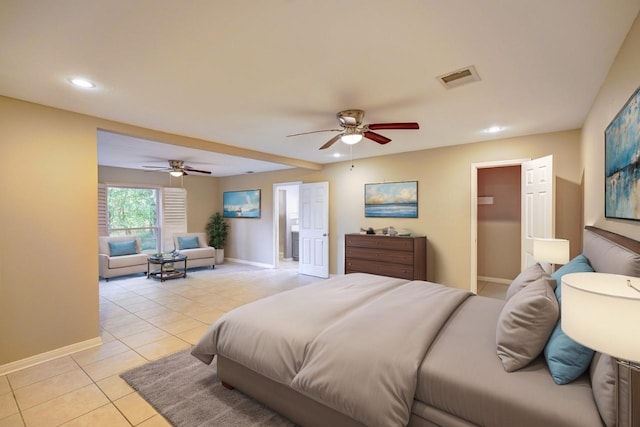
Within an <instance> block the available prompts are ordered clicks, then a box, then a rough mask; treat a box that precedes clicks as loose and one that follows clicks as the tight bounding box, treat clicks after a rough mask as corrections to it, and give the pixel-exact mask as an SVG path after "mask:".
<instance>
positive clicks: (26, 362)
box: [0, 337, 102, 375]
mask: <svg viewBox="0 0 640 427" xmlns="http://www.w3.org/2000/svg"><path fill="white" fill-rule="evenodd" d="M101 344H102V338H100V337H96V338H91V339H90V340H86V341H81V342H78V343H75V344H71V345H68V346H65V347H60V348H57V349H55V350H51V351H47V352H45V353H40V354H36V355H35V356H31V357H27V358H26V359H21V360H16V361H15V362H9V363H6V364H4V365H0V375H6V374H9V373H11V372H15V371H19V370H20V369H24V368H28V367H30V366H34V365H38V364H40V363H43V362H48V361H50V360H53V359H57V358H59V357H63V356H68V355H70V354H72V353H75V352H78V351H82V350H86V349H89V348H93V347H97V346H99V345H101Z"/></svg>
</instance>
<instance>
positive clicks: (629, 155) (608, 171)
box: [604, 88, 640, 220]
mask: <svg viewBox="0 0 640 427" xmlns="http://www.w3.org/2000/svg"><path fill="white" fill-rule="evenodd" d="M604 168H605V178H604V180H605V183H604V189H605V190H604V204H605V207H604V215H605V217H607V218H620V219H633V220H640V197H639V194H638V188H640V88H638V89H636V91H635V92H634V93H633V95H631V98H629V100H628V101H627V103H626V104H625V105H624V107H622V109H621V110H620V111H619V112H618V114H617V115H616V116H615V118H614V119H613V120H612V121H611V123H610V124H609V126H607V129H606V130H605V132H604Z"/></svg>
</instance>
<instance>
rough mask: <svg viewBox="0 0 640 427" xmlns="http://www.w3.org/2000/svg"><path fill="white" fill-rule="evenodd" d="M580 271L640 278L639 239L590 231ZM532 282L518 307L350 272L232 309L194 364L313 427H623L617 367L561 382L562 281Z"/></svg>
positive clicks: (590, 369)
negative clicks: (213, 369) (212, 367)
mask: <svg viewBox="0 0 640 427" xmlns="http://www.w3.org/2000/svg"><path fill="white" fill-rule="evenodd" d="M578 258H580V259H579V260H578ZM574 261H581V263H579V264H580V265H581V266H582V267H584V268H591V269H593V270H595V271H601V272H607V273H617V274H625V275H632V276H640V243H638V242H636V241H633V240H630V239H628V238H626V237H623V236H620V235H617V234H613V233H610V232H607V231H604V230H600V229H597V228H595V227H587V228H585V230H584V238H583V253H582V254H581V255H580V256H579V257H577V258H576V259H574V260H572V262H570V263H569V264H568V265H567V266H564V267H563V269H565V270H566V271H565V272H574V271H589V270H579V269H578V270H573V269H574V267H575V266H576V265H578V263H575V262H574ZM582 267H580V268H582ZM561 270H562V269H560V270H558V272H557V273H561ZM531 271H533V270H531ZM531 274H532V273H531V272H523V273H522V274H521V275H520V276H519V277H518V278H517V279H516V280H514V283H513V284H512V285H511V286H510V288H509V292H508V299H507V301H506V302H505V301H500V300H496V299H491V298H485V297H481V296H477V295H473V294H471V293H470V292H467V291H464V290H460V289H454V288H449V287H446V286H443V285H438V284H434V283H429V282H423V281H407V280H403V279H395V278H389V277H383V276H375V275H369V274H362V273H353V274H348V275H343V276H337V277H334V278H332V279H329V280H326V281H322V282H319V283H316V284H313V285H308V286H305V287H302V288H299V289H295V290H292V291H288V292H283V293H281V294H278V295H274V296H271V297H268V298H265V299H262V300H258V301H255V302H253V303H251V304H247V305H245V306H242V307H239V308H237V309H235V310H233V311H231V312H229V313H227V314H226V315H225V316H223V317H222V318H220V319H219V320H218V321H217V322H216V323H214V324H213V325H212V326H211V328H210V329H209V331H208V332H207V333H206V334H205V335H204V336H203V337H202V338H201V340H200V341H199V342H198V344H197V345H196V346H195V347H194V348H193V350H192V354H193V355H194V356H195V357H197V358H198V359H200V360H201V361H203V362H204V363H207V364H210V363H212V361H213V360H214V357H215V360H216V363H217V370H218V376H219V378H220V379H221V381H222V382H223V383H224V384H225V385H227V386H228V387H234V388H237V389H238V390H240V391H242V392H244V393H246V394H247V395H249V396H251V397H253V398H255V399H256V400H258V401H260V402H263V403H265V404H266V405H267V406H269V407H271V408H273V409H274V410H276V411H277V412H279V413H281V414H283V415H285V416H286V417H288V418H289V419H290V420H292V421H293V422H294V423H296V424H299V425H302V426H328V425H331V426H394V425H398V426H401V425H409V426H420V427H422V426H453V427H457V426H460V427H462V426H516V425H517V426H522V427H527V426H550V425H553V426H559V427H563V426H566V427H590V426H594V427H602V426H604V425H606V426H607V427H611V426H613V425H615V422H616V421H615V387H614V386H615V384H614V381H615V380H614V379H613V378H614V362H613V360H612V359H611V358H609V357H608V356H606V355H600V354H597V353H596V354H595V355H594V354H593V352H591V351H590V350H589V349H584V350H585V351H587V352H591V353H588V355H587V356H588V357H587V359H585V362H584V363H586V365H585V366H583V368H582V371H579V372H577V371H575V369H573V368H574V367H570V368H571V369H573V374H575V375H574V376H575V378H571V379H570V381H566V383H563V382H562V380H563V378H562V375H565V374H566V372H564V371H562V370H561V371H559V372H560V374H558V372H557V368H556V361H555V359H554V353H553V351H554V350H553V349H552V346H551V342H552V338H553V337H555V336H556V335H557V334H560V335H562V333H561V327H560V324H558V321H559V319H561V317H560V316H559V309H560V305H559V303H558V301H557V300H556V297H557V298H560V293H559V290H557V291H556V290H554V288H555V287H556V282H557V280H558V277H561V275H560V276H558V275H557V274H556V276H555V277H549V276H548V275H547V276H544V275H543V274H542V273H537V272H536V273H535V274H536V276H535V279H533V278H532V277H533V276H531ZM509 294H511V295H509ZM554 307H555V308H554ZM554 310H555V311H554ZM527 316H529V318H528V319H529V320H528V321H527V322H525V323H523V318H527ZM556 338H557V337H556ZM514 339H515V340H516V342H514ZM554 339H555V338H554ZM216 356H217V357H216ZM572 358H573V356H572ZM550 366H551V367H552V369H551V371H550ZM565 368H566V367H565ZM576 372H577V373H576ZM559 381H560V382H559ZM559 383H560V384H562V385H559Z"/></svg>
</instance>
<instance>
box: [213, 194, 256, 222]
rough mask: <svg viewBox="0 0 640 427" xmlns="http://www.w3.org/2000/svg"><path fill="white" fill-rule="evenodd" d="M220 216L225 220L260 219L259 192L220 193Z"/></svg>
mask: <svg viewBox="0 0 640 427" xmlns="http://www.w3.org/2000/svg"><path fill="white" fill-rule="evenodd" d="M222 216H223V217H225V218H260V190H245V191H225V192H224V193H222Z"/></svg>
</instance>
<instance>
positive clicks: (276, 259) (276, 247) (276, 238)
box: [273, 181, 302, 268]
mask: <svg viewBox="0 0 640 427" xmlns="http://www.w3.org/2000/svg"><path fill="white" fill-rule="evenodd" d="M300 184H302V181H291V182H276V183H274V184H273V268H280V224H279V222H278V215H279V213H280V206H279V203H278V190H279V189H280V187H291V186H299V185H300Z"/></svg>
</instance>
